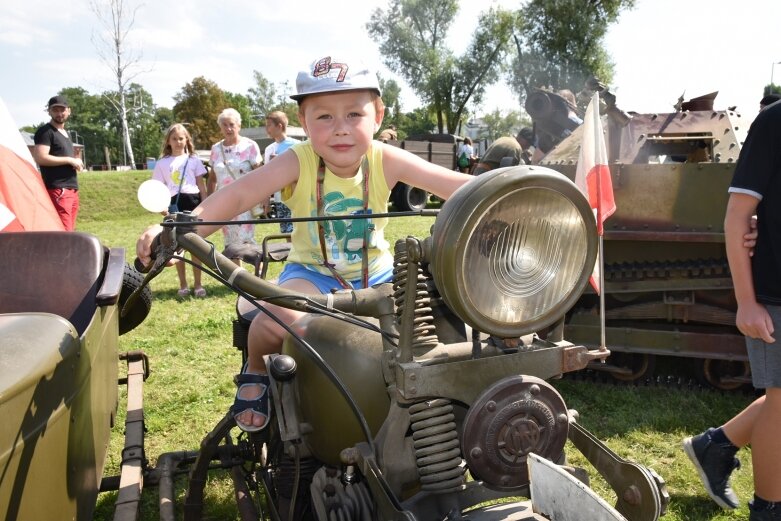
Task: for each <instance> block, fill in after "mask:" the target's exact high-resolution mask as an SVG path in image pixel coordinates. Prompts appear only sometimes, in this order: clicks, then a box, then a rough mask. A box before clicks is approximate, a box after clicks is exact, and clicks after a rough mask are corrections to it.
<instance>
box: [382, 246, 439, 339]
mask: <svg viewBox="0 0 781 521" xmlns="http://www.w3.org/2000/svg"><path fill="white" fill-rule="evenodd" d="M427 281H428V278H427V277H426V275H425V274H424V272H423V269H422V268H421V267H420V266H418V268H417V273H416V276H415V277H414V280H413V277H411V276H410V274H409V262H408V261H407V245H406V243H405V242H404V241H403V240H399V241H396V245H395V252H394V257H393V299H394V301H395V303H396V316H397V317H398V320H399V323H400V324H401V321H402V320H404V319H403V317H404V309H405V304H404V296H405V295H406V293H407V291H408V289H409V287H410V286H411V285H413V284H414V286H413V287H414V290H415V310H414V313H413V319H412V321H413V339H414V340H413V341H414V345H413V348H414V347H421V346H430V345H431V344H436V343H437V342H438V339H437V336H436V330H435V327H434V324H433V321H434V317H433V316H432V315H431V311H432V310H431V299H430V298H429V292H428V289H427V287H426V285H427ZM402 325H403V324H402Z"/></svg>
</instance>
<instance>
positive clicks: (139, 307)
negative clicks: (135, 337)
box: [118, 263, 152, 335]
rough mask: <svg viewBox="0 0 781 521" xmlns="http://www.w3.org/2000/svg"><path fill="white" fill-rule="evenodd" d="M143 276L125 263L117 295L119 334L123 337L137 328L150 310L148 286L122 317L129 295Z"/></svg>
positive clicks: (138, 284)
mask: <svg viewBox="0 0 781 521" xmlns="http://www.w3.org/2000/svg"><path fill="white" fill-rule="evenodd" d="M143 281H144V276H143V275H141V273H139V272H138V271H136V269H135V268H134V267H133V266H131V265H130V264H128V263H125V273H124V275H123V277H122V291H121V292H120V293H119V301H118V309H119V313H120V315H119V334H120V335H124V334H125V333H129V332H130V331H133V330H134V329H135V328H136V327H138V326H139V325H140V324H141V323H142V322H143V321H144V319H146V317H147V315H149V311H150V310H151V309H152V290H151V289H150V288H149V286H146V287H145V288H144V289H143V290H142V291H141V294H140V295H139V296H138V298H137V299H136V301H135V303H134V304H133V307H131V308H130V309H128V310H127V313H126V314H125V316H124V317H123V316H122V308H123V307H124V305H125V302H127V299H128V298H130V295H131V294H132V293H133V292H134V291H135V290H136V289H138V288H139V287H140V286H141V284H142V282H143Z"/></svg>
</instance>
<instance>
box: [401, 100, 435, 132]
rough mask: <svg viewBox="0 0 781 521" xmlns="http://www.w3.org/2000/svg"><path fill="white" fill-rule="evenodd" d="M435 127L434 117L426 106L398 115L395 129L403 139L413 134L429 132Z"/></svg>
mask: <svg viewBox="0 0 781 521" xmlns="http://www.w3.org/2000/svg"><path fill="white" fill-rule="evenodd" d="M436 128H437V123H436V119H435V118H434V115H433V114H432V113H431V111H430V110H429V109H428V108H426V107H418V108H416V109H415V110H413V111H412V112H408V113H406V114H404V115H403V116H401V117H400V121H399V124H398V125H396V130H398V132H399V139H404V138H405V137H407V136H410V135H413V134H429V133H431V132H433V131H434V130H435V129H436Z"/></svg>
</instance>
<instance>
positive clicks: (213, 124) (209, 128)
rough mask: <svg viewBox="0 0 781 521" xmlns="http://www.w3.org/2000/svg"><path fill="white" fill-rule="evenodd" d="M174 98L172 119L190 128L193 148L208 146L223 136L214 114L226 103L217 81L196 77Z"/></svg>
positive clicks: (226, 104) (225, 105)
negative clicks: (193, 143)
mask: <svg viewBox="0 0 781 521" xmlns="http://www.w3.org/2000/svg"><path fill="white" fill-rule="evenodd" d="M174 101H175V102H176V104H175V105H174V119H175V120H176V121H178V122H180V123H182V124H184V125H185V127H186V128H187V130H189V132H190V135H192V137H193V141H194V142H195V148H199V149H207V148H211V146H212V145H213V144H214V143H216V142H217V141H219V140H220V139H222V133H221V132H220V128H219V127H218V126H217V116H218V115H219V114H220V112H222V110H223V109H224V108H226V107H227V106H228V103H227V100H226V99H225V94H224V93H223V92H222V90H221V89H220V88H219V87H218V86H217V84H216V83H214V82H213V81H210V80H207V79H206V78H204V77H203V76H199V77H197V78H195V79H193V81H192V82H191V83H188V84H187V85H185V86H184V87H182V90H181V91H180V92H179V93H178V94H177V95H176V96H174Z"/></svg>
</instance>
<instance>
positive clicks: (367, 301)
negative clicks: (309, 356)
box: [174, 227, 394, 318]
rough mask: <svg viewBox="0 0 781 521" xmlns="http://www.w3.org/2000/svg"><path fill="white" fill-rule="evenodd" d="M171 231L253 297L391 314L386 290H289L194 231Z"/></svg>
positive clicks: (372, 314) (288, 304) (289, 305)
mask: <svg viewBox="0 0 781 521" xmlns="http://www.w3.org/2000/svg"><path fill="white" fill-rule="evenodd" d="M189 228H190V229H191V227H189ZM174 231H175V232H176V242H177V245H178V246H180V247H182V248H184V249H185V250H186V251H188V252H190V253H191V254H192V255H194V256H195V257H197V258H198V259H199V260H200V261H201V262H202V263H203V264H204V265H206V266H208V267H209V268H211V269H212V270H214V271H215V272H216V273H217V274H219V275H220V276H221V277H222V278H224V279H225V280H226V281H227V282H228V283H229V284H232V285H235V286H236V287H238V288H239V289H241V290H242V291H245V292H246V293H248V294H250V295H252V296H253V297H255V298H257V299H263V300H268V301H271V302H272V303H273V304H275V305H278V306H281V307H285V308H290V309H296V310H299V311H305V312H310V311H312V304H315V305H319V306H322V307H327V308H329V309H335V310H338V311H342V312H345V313H351V314H354V315H359V316H368V317H375V318H379V317H381V316H383V315H389V314H393V313H394V307H393V300H392V297H391V290H390V289H388V290H387V291H379V290H377V289H376V288H365V289H358V290H347V291H339V292H336V293H330V294H327V295H313V294H309V293H299V292H296V291H291V290H290V289H286V288H282V287H280V286H277V285H276V284H273V283H271V282H268V281H266V280H264V279H261V278H260V277H256V276H255V275H253V274H252V273H250V272H249V271H247V270H246V269H244V268H242V267H240V266H237V265H236V264H234V263H233V261H231V260H230V259H228V258H227V257H225V256H224V255H223V254H221V253H219V252H218V251H216V250H215V249H214V245H212V244H210V243H208V242H207V241H206V240H204V239H203V237H201V236H200V235H198V234H197V233H195V232H193V231H190V230H177V229H176V227H174Z"/></svg>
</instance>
